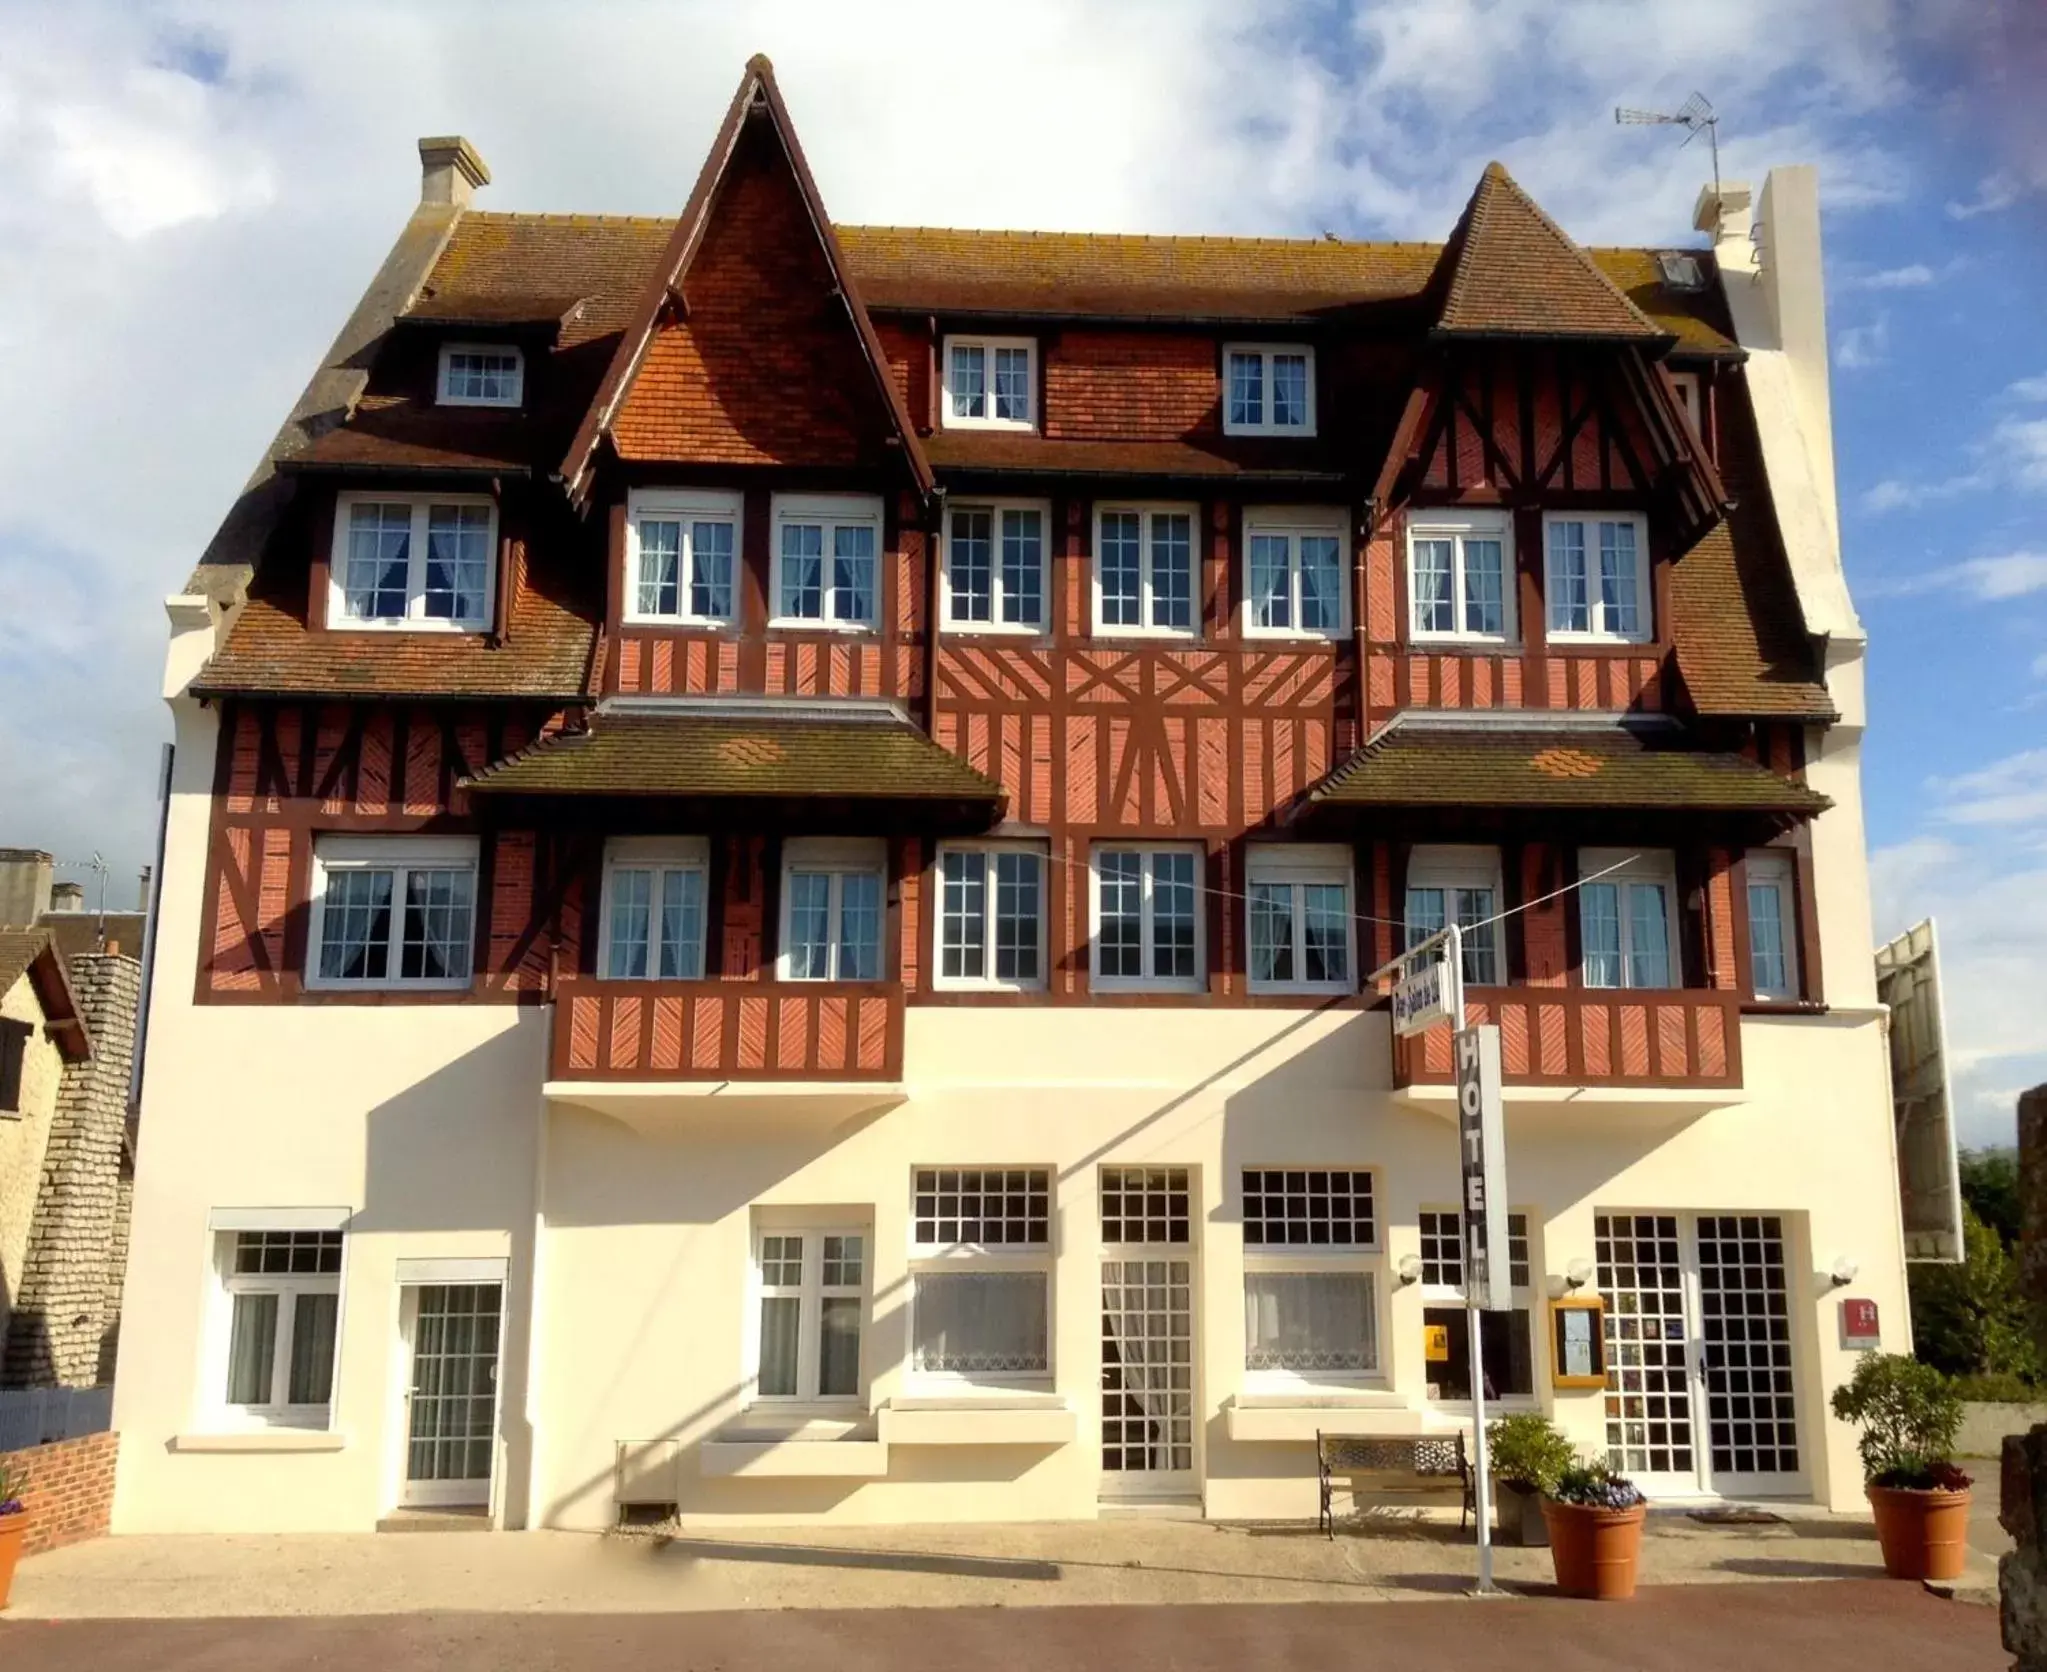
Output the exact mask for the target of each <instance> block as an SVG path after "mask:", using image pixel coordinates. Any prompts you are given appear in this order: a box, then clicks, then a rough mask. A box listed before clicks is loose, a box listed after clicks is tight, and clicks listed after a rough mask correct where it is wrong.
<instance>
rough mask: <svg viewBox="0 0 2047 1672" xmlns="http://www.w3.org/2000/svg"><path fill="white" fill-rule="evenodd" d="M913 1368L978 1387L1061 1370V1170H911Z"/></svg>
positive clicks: (924, 1376)
mask: <svg viewBox="0 0 2047 1672" xmlns="http://www.w3.org/2000/svg"><path fill="white" fill-rule="evenodd" d="M911 1186H912V1189H911V1202H910V1227H911V1235H910V1372H911V1375H912V1377H913V1378H916V1379H918V1380H933V1381H938V1382H954V1383H964V1384H969V1385H975V1386H982V1385H985V1386H991V1387H1014V1386H1034V1385H1041V1384H1043V1383H1045V1382H1047V1381H1049V1380H1050V1378H1051V1374H1052V1330H1051V1317H1052V1292H1051V1291H1052V1170H1051V1169H1050V1168H1049V1167H919V1168H916V1169H915V1170H914V1171H913V1173H912V1175H911Z"/></svg>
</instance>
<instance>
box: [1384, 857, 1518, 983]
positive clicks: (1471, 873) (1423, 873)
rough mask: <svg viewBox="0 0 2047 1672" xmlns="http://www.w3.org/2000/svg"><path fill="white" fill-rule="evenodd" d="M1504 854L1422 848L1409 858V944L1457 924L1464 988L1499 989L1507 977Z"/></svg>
mask: <svg viewBox="0 0 2047 1672" xmlns="http://www.w3.org/2000/svg"><path fill="white" fill-rule="evenodd" d="M1499 911H1500V850H1499V849H1498V848H1477V847H1418V848H1415V849H1414V850H1413V851H1412V852H1410V853H1409V855H1408V860H1407V914H1406V918H1405V921H1406V924H1407V944H1408V946H1409V947H1415V946H1419V945H1420V944H1421V943H1422V942H1423V941H1425V940H1427V939H1428V938H1429V936H1431V935H1434V934H1439V933H1441V932H1442V931H1443V930H1444V929H1447V928H1448V927H1449V926H1450V925H1451V924H1452V923H1455V924H1456V925H1457V926H1458V928H1459V929H1460V930H1462V931H1463V933H1462V934H1461V935H1460V937H1459V939H1460V940H1461V941H1462V942H1463V945H1464V966H1463V967H1464V984H1465V985H1466V986H1467V987H1498V986H1501V985H1503V984H1504V983H1505V981H1506V979H1507V973H1506V969H1505V967H1504V965H1503V963H1502V961H1501V958H1500V925H1499V924H1497V923H1495V922H1493V921H1492V919H1493V918H1494V917H1496V916H1498V914H1499Z"/></svg>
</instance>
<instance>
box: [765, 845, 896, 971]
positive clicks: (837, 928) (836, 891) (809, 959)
mask: <svg viewBox="0 0 2047 1672" xmlns="http://www.w3.org/2000/svg"><path fill="white" fill-rule="evenodd" d="M887 875H888V865H887V858H886V855H885V854H884V852H883V849H882V845H881V844H880V843H879V842H871V841H835V840H830V839H824V838H816V837H801V838H798V839H795V840H792V841H789V842H787V843H785V844H784V845H783V848H782V979H783V980H785V981H879V980H880V979H881V923H882V900H883V897H884V895H885V894H886V892H887V886H886V879H887Z"/></svg>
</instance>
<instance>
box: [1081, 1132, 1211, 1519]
mask: <svg viewBox="0 0 2047 1672" xmlns="http://www.w3.org/2000/svg"><path fill="white" fill-rule="evenodd" d="M1102 1240H1103V1244H1104V1252H1103V1257H1102V1493H1103V1495H1104V1496H1105V1497H1159V1496H1165V1497H1175V1496H1183V1495H1185V1494H1187V1493H1190V1492H1192V1491H1193V1490H1194V1489H1195V1472H1194V1257H1193V1248H1192V1243H1193V1221H1192V1216H1191V1212H1190V1184H1189V1175H1188V1169H1186V1168H1185V1167H1105V1168H1103V1169H1102Z"/></svg>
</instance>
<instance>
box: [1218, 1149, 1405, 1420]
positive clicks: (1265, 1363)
mask: <svg viewBox="0 0 2047 1672" xmlns="http://www.w3.org/2000/svg"><path fill="white" fill-rule="evenodd" d="M1243 1191H1244V1371H1245V1375H1246V1378H1247V1379H1248V1381H1249V1383H1250V1385H1252V1386H1253V1387H1254V1388H1255V1387H1258V1386H1263V1385H1266V1384H1276V1385H1285V1384H1292V1383H1302V1382H1306V1383H1317V1382H1346V1381H1356V1380H1359V1379H1362V1378H1372V1377H1376V1376H1377V1375H1378V1374H1379V1371H1380V1363H1379V1284H1380V1277H1381V1272H1380V1260H1379V1258H1378V1250H1377V1244H1378V1223H1377V1219H1376V1216H1375V1214H1374V1210H1373V1196H1372V1175H1371V1173H1370V1172H1368V1171H1366V1170H1365V1169H1363V1168H1337V1167H1324V1168H1316V1167H1308V1168H1300V1167H1285V1168H1281V1167H1247V1168H1245V1169H1244V1173H1243Z"/></svg>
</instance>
